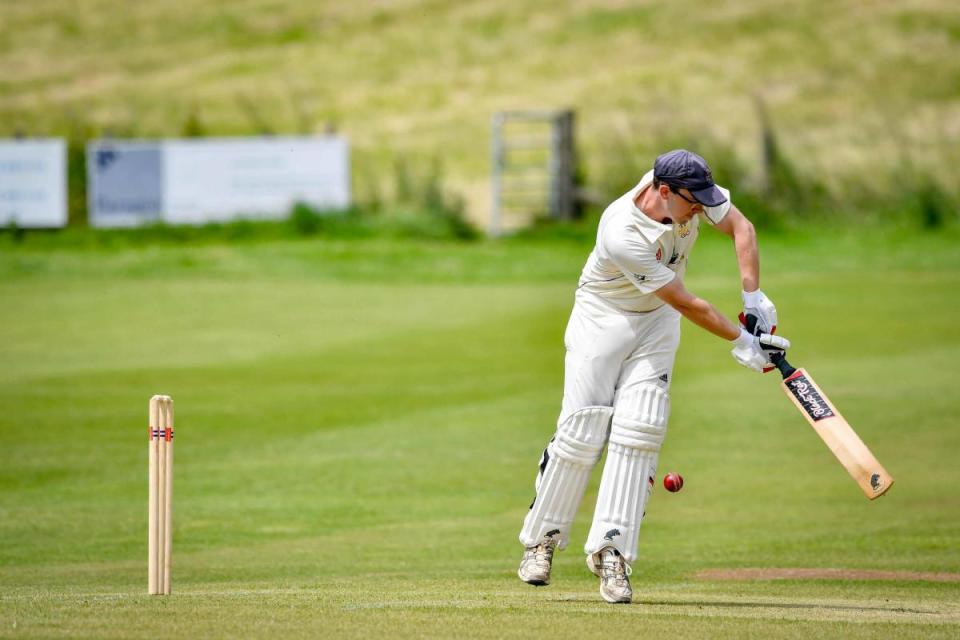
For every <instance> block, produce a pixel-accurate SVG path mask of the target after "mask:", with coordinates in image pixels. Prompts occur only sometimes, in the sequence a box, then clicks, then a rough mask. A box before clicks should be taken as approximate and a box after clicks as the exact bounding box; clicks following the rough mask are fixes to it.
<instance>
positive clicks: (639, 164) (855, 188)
mask: <svg viewBox="0 0 960 640" xmlns="http://www.w3.org/2000/svg"><path fill="white" fill-rule="evenodd" d="M759 121H760V125H761V127H760V128H761V132H762V133H761V141H760V148H761V154H760V159H759V160H757V161H754V162H748V161H746V160H744V158H743V157H741V156H740V155H738V154H737V153H736V150H735V149H734V148H733V147H732V146H730V145H728V144H725V143H723V142H722V141H721V140H720V139H719V138H718V137H717V136H715V135H714V134H712V133H711V131H710V130H709V129H707V128H702V129H693V128H691V129H686V130H683V131H662V130H653V131H646V132H644V135H635V134H636V132H632V131H631V132H624V131H613V130H611V131H609V132H608V133H607V134H606V140H607V145H608V148H609V149H610V150H611V153H610V154H609V155H608V156H607V158H606V160H605V162H604V163H603V164H602V165H601V166H600V167H599V171H597V172H596V173H595V174H594V175H592V176H591V175H588V176H587V182H588V184H590V185H591V186H592V187H594V188H595V189H596V190H597V191H598V192H600V193H603V194H605V196H606V197H607V198H608V199H612V198H614V197H616V196H617V195H619V194H621V193H623V192H625V191H627V190H628V189H630V188H631V187H632V186H633V185H635V184H636V183H637V180H639V178H640V177H641V176H642V175H643V174H644V173H646V172H647V171H649V169H650V167H652V166H653V160H654V158H655V157H656V155H657V154H658V153H660V152H661V151H665V150H668V149H674V148H681V147H682V148H687V149H690V150H692V151H695V152H697V153H699V154H700V155H702V156H703V157H704V158H706V159H707V161H708V162H709V163H710V167H711V169H712V170H713V174H714V179H715V180H716V181H717V183H719V184H721V185H723V186H725V187H727V188H729V189H730V190H731V192H732V197H733V200H734V202H735V203H736V204H737V206H738V207H739V208H740V209H741V210H743V211H744V212H745V213H748V214H749V217H750V218H751V220H753V222H754V223H755V224H756V225H757V226H760V227H763V228H776V227H795V226H798V225H803V224H807V223H815V224H818V225H828V226H836V225H843V226H849V225H856V224H861V223H872V224H877V223H879V224H884V225H893V226H909V227H920V228H923V229H927V230H933V229H938V228H941V227H944V226H947V225H956V224H957V223H960V185H957V186H956V187H955V188H954V189H952V190H950V189H948V188H947V187H946V186H944V185H943V184H942V183H941V182H939V181H938V180H937V179H936V178H935V177H934V176H933V175H932V174H931V173H930V172H929V171H927V170H925V169H922V168H920V167H919V166H918V165H916V164H914V163H912V162H910V160H909V156H906V155H905V156H904V157H903V158H901V160H900V162H899V163H898V164H896V165H894V166H893V167H892V168H890V169H887V170H879V169H878V170H876V171H871V172H869V173H866V174H858V175H854V176H851V175H846V176H839V177H838V176H833V175H825V174H824V173H820V172H814V171H810V170H805V169H803V168H802V167H801V166H800V164H799V163H798V162H796V161H795V159H794V157H793V155H791V153H790V152H788V151H786V150H785V149H784V147H783V145H782V144H781V141H780V136H779V133H778V131H776V130H775V129H774V127H773V126H772V125H771V124H770V122H769V120H767V118H766V117H765V115H764V114H763V111H762V110H761V116H760V119H759Z"/></svg>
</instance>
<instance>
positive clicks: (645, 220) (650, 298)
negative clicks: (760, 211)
mask: <svg viewBox="0 0 960 640" xmlns="http://www.w3.org/2000/svg"><path fill="white" fill-rule="evenodd" d="M652 183H653V171H649V172H647V174H646V175H645V176H643V179H642V180H640V182H639V183H638V184H637V186H635V187H634V188H633V189H631V190H630V191H628V192H626V193H625V194H623V195H622V196H620V197H619V198H617V199H616V200H614V201H613V202H612V203H611V204H610V206H608V207H607V208H606V210H605V211H604V212H603V216H602V217H601V218H600V225H599V228H598V229H597V244H596V246H595V247H594V248H593V251H592V252H591V253H590V257H589V258H587V264H586V265H584V267H583V271H582V272H581V274H580V283H579V286H578V289H579V291H581V292H586V293H592V294H594V295H596V296H599V297H600V298H603V299H604V300H606V301H608V302H610V303H612V304H613V305H614V306H616V307H618V308H620V309H623V310H624V311H635V312H645V311H653V310H654V309H657V308H658V307H661V306H663V304H664V302H663V300H661V299H660V298H658V297H657V296H656V295H654V291H656V290H657V289H659V288H660V287H662V286H664V285H665V284H667V283H669V282H670V281H672V280H673V279H674V278H675V277H678V276H679V277H681V278H682V277H683V274H684V272H685V271H686V269H687V258H688V257H689V255H690V250H691V249H692V248H693V243H694V242H695V241H696V239H697V234H698V233H699V227H700V217H701V216H702V217H704V218H705V219H706V220H707V222H708V223H710V224H716V223H718V222H720V221H721V220H723V217H724V216H725V215H727V211H729V210H730V192H729V191H728V190H726V189H724V188H723V187H719V185H718V187H719V189H720V191H721V192H722V193H723V195H725V196H726V197H727V200H726V202H724V203H723V204H720V205H718V206H716V207H704V209H703V213H702V214H698V215H696V216H694V217H693V218H691V219H690V221H689V222H687V223H685V224H673V225H667V224H660V223H659V222H656V221H655V220H652V219H651V218H649V217H648V216H647V215H646V214H644V213H643V212H642V211H641V210H640V209H638V208H637V206H636V204H634V199H635V198H636V196H637V194H638V193H640V192H641V191H643V190H644V189H646V188H647V187H648V186H650V185H651V184H652Z"/></svg>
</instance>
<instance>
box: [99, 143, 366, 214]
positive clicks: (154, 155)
mask: <svg viewBox="0 0 960 640" xmlns="http://www.w3.org/2000/svg"><path fill="white" fill-rule="evenodd" d="M87 160H88V176H89V183H88V184H89V191H90V195H89V200H90V220H91V223H92V224H94V225H96V226H126V225H130V224H141V223H144V222H150V221H163V222H166V223H169V224H203V223H205V222H223V221H227V220H234V219H237V218H247V219H280V218H283V217H285V216H286V215H287V214H289V213H290V209H291V207H293V205H294V204H296V203H297V202H303V203H306V204H308V205H310V206H312V207H314V208H316V209H343V208H345V207H348V206H349V205H350V156H349V146H348V144H347V141H346V140H345V139H343V138H339V137H335V136H324V137H270V138H206V139H188V140H162V141H157V142H136V141H127V142H107V141H96V142H93V143H91V144H90V146H89V147H88V151H87Z"/></svg>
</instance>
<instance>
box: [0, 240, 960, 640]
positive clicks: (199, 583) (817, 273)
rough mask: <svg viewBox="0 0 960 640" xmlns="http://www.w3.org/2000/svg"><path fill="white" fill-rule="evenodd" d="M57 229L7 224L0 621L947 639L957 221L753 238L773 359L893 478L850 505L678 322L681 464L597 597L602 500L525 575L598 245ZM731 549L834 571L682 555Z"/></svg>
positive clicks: (723, 357) (956, 405) (723, 259)
mask: <svg viewBox="0 0 960 640" xmlns="http://www.w3.org/2000/svg"><path fill="white" fill-rule="evenodd" d="M103 237H109V236H103ZM51 238H53V237H37V236H28V237H27V238H26V240H25V241H24V242H23V243H21V244H16V243H14V241H13V240H12V238H11V237H10V235H9V234H7V235H3V236H0V409H2V410H0V540H2V544H0V637H5V638H6V637H9V638H33V637H36V638H40V637H43V638H59V637H71V638H80V637H91V638H94V637H95V638H121V637H123V638H148V637H178V638H197V637H205V638H219V637H224V638H226V637H239V636H245V637H284V638H315V637H325V636H331V637H346V638H361V637H364V638H365V637H484V638H496V637H538V636H543V637H571V638H572V637H604V638H608V637H617V636H620V635H623V634H631V635H634V636H636V637H653V636H655V635H657V636H662V637H676V638H698V637H699V638H743V637H763V638H786V637H791V638H804V639H806V640H809V639H811V638H821V637H844V638H878V637H881V638H882V637H887V638H890V637H896V638H948V637H957V636H958V635H960V582H958V581H957V580H958V579H960V501H958V499H957V492H956V487H957V486H958V484H960V468H958V465H957V463H956V452H957V451H960V418H958V416H960V398H958V396H957V394H956V389H957V384H958V382H960V371H958V366H957V362H958V359H960V333H958V331H957V321H958V319H960V299H958V297H957V291H958V290H960V254H958V252H957V250H956V246H957V241H958V240H960V236H958V235H957V233H956V232H950V231H946V232H943V233H940V234H937V235H919V234H915V233H902V234H895V233H894V232H892V231H890V232H885V233H883V234H878V233H872V234H868V235H860V234H857V233H855V232H853V231H846V232H843V233H842V234H841V235H838V236H834V237H828V238H821V239H819V240H814V239H813V238H811V237H807V236H803V237H789V236H785V235H774V236H771V237H763V238H761V248H762V252H763V265H764V281H763V283H764V289H765V290H766V291H767V293H768V294H769V295H770V296H771V297H772V298H773V299H774V301H775V302H776V303H777V305H778V309H779V312H780V319H781V328H782V333H783V334H784V335H786V336H788V337H789V338H791V340H793V342H794V349H793V351H792V353H791V360H792V361H794V364H796V365H800V366H805V367H807V368H808V369H809V370H810V371H811V373H812V374H813V375H814V376H815V377H816V379H817V381H818V382H819V383H820V384H821V386H822V387H823V388H824V389H825V390H827V391H828V393H829V394H830V396H831V398H832V399H833V400H834V402H835V403H836V404H837V405H838V407H839V409H840V410H841V411H842V412H843V413H844V415H845V416H846V417H847V418H848V419H849V421H850V422H851V423H852V424H853V425H854V427H855V428H856V429H857V430H858V431H859V432H860V434H861V435H862V436H863V438H864V439H865V440H866V441H867V443H868V444H869V445H871V447H872V448H873V450H874V452H875V453H876V454H877V456H878V457H879V458H880V460H881V461H882V462H883V463H884V465H885V466H886V467H887V469H888V470H889V471H890V472H891V473H892V474H893V475H894V476H895V477H896V479H897V483H896V485H895V486H894V487H893V489H892V490H891V491H890V493H889V494H888V495H887V496H886V497H884V498H882V499H880V500H878V501H876V502H873V503H871V502H868V501H867V500H865V499H864V498H863V496H862V495H861V493H860V491H859V489H858V488H857V486H856V485H855V484H854V483H853V481H852V480H850V479H849V478H848V477H847V476H846V474H845V472H844V471H843V469H842V468H841V467H840V466H839V465H838V464H837V463H836V461H835V460H834V459H833V457H832V456H831V455H830V453H829V452H828V451H827V449H826V447H825V446H824V445H823V443H822V441H821V440H820V439H819V438H817V437H816V435H815V434H814V433H813V431H812V430H811V429H810V427H809V426H808V425H807V423H806V422H805V421H804V419H803V418H802V417H801V416H800V415H799V414H798V413H797V411H796V410H795V408H794V407H793V406H792V405H791V404H790V403H789V402H788V400H787V399H786V398H785V397H784V396H783V394H782V393H781V392H780V390H779V388H778V384H777V379H775V378H774V376H773V375H768V376H759V375H756V374H753V373H751V372H749V371H747V370H745V369H742V368H741V367H739V366H737V365H736V364H735V363H734V361H733V360H732V359H731V358H730V355H729V353H728V352H729V349H728V348H727V346H726V345H724V344H722V343H721V342H720V341H719V340H717V339H716V338H713V337H712V336H709V335H707V334H705V333H704V332H703V331H701V330H699V329H697V328H696V327H693V326H692V325H690V324H685V325H684V338H683V344H682V347H681V351H680V354H679V360H678V365H677V370H676V373H675V380H674V382H673V387H672V396H673V413H672V418H671V424H670V432H669V435H668V437H667V440H666V444H665V447H664V450H663V454H662V457H661V464H660V470H661V473H663V472H666V471H669V470H672V471H678V472H680V473H682V474H683V475H684V478H685V480H686V485H685V487H684V489H683V490H682V491H681V492H680V493H678V494H668V493H667V492H665V491H664V490H662V489H658V490H657V491H656V492H655V493H654V496H653V498H652V500H651V503H650V504H649V505H648V510H647V519H646V520H645V523H644V528H643V532H642V534H641V541H642V542H641V547H642V549H641V553H642V558H641V559H640V560H639V561H638V562H637V563H636V566H635V568H634V573H633V583H634V589H635V592H636V596H635V602H634V604H633V605H631V606H621V607H614V606H610V605H606V604H604V603H602V602H601V600H600V597H599V594H598V593H597V587H596V580H595V578H593V576H592V575H590V574H589V573H587V571H586V569H585V567H584V566H583V558H582V555H581V553H580V547H581V546H582V542H583V538H584V537H585V535H586V529H587V525H588V520H589V514H590V508H591V506H592V499H593V498H592V493H588V498H587V500H586V501H585V504H584V505H583V509H582V510H581V513H580V516H579V518H578V520H577V523H576V527H575V532H574V536H573V542H572V544H571V547H570V548H569V549H568V550H567V551H566V552H565V553H563V554H561V555H559V556H558V562H557V567H556V570H555V577H554V583H553V584H552V585H551V586H550V587H547V588H539V589H537V588H532V587H528V586H527V585H524V584H522V583H521V582H520V581H519V580H518V579H517V577H516V575H515V571H516V564H517V561H518V560H519V556H520V545H519V543H518V542H517V539H516V536H517V532H518V529H519V525H520V523H521V520H522V518H523V515H524V513H525V510H526V507H527V505H528V504H529V502H530V499H531V498H532V496H533V479H534V474H535V470H536V463H537V459H538V456H539V453H540V450H541V449H542V447H543V445H544V444H545V442H546V441H547V439H548V438H549V437H550V435H551V432H552V429H553V424H554V421H555V419H556V414H557V411H558V407H559V401H560V391H561V382H562V371H561V363H562V356H563V353H562V335H563V329H564V324H565V321H566V316H567V313H568V312H569V308H570V304H571V295H572V290H573V285H574V283H575V281H576V278H577V275H578V272H579V269H580V266H581V265H582V262H583V260H584V258H585V257H586V254H587V253H588V251H589V244H585V243H584V242H582V241H574V240H563V239H552V240H546V239H536V238H529V239H525V240H509V241H503V242H499V243H494V242H479V243H474V244H454V243H416V242H401V241H395V240H393V241H392V240H385V239H379V240H378V239H371V240H366V241H358V242H346V241H332V240H296V239H269V240H263V241H258V240H256V239H254V240H249V241H242V242H236V243H232V244H228V243H225V242H221V241H217V242H199V243H196V244H193V245H190V246H185V245H181V244H178V243H176V242H170V241H164V240H158V239H156V238H153V237H151V236H149V235H145V236H144V241H143V243H138V242H136V241H131V240H129V239H127V240H124V241H123V242H119V243H117V244H115V245H111V244H110V243H109V242H106V243H100V242H94V243H91V244H86V243H83V242H78V243H76V245H73V244H70V243H62V244H63V246H60V245H59V244H58V243H59V241H57V240H56V239H55V238H54V239H51ZM688 286H689V287H690V288H691V289H692V290H694V291H695V292H697V293H700V294H701V295H704V296H705V297H707V298H709V299H712V300H713V301H714V302H715V303H716V304H717V305H718V306H720V307H721V308H722V309H723V310H724V311H725V312H727V313H729V314H730V315H733V314H734V313H735V312H736V311H737V305H738V303H739V296H738V288H737V281H736V268H735V264H734V257H733V250H732V248H731V247H730V246H729V242H727V241H726V240H725V239H724V238H721V237H718V234H713V233H711V232H705V237H704V238H703V239H702V240H701V242H700V244H699V245H698V247H697V249H696V251H695V252H694V254H693V257H692V259H691V264H690V268H689V279H688ZM155 393H166V394H170V395H172V396H173V397H174V399H175V400H176V406H177V451H176V480H175V534H174V570H173V583H174V594H173V595H172V596H169V597H165V598H160V597H149V596H147V595H146V589H147V576H146V569H147V558H146V537H147V536H146V529H147V477H146V468H147V443H146V440H147V438H146V436H147V430H146V426H147V425H146V420H147V402H148V399H149V398H150V396H151V395H153V394H155ZM598 476H599V474H598V473H595V475H594V478H593V484H592V487H593V489H595V487H596V482H597V480H598ZM742 568H771V569H782V568H834V569H844V570H849V571H850V572H852V573H849V574H844V577H840V578H836V577H835V578H820V579H796V578H794V579H783V580H739V581H733V580H724V579H718V578H717V577H715V576H714V577H710V576H704V575H701V573H700V572H702V571H705V570H708V569H742ZM863 570H883V571H888V572H898V573H894V574H890V577H892V578H893V579H882V580H881V579H876V577H874V578H872V579H860V576H858V575H857V574H856V573H855V572H856V571H863ZM917 572H937V575H935V576H930V575H918V574H917ZM711 575H712V574H711ZM932 578H936V579H932Z"/></svg>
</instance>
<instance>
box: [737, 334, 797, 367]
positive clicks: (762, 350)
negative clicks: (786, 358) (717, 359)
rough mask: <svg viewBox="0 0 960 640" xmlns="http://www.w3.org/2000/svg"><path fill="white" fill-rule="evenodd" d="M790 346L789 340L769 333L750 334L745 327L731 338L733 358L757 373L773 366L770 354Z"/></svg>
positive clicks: (782, 350)
mask: <svg viewBox="0 0 960 640" xmlns="http://www.w3.org/2000/svg"><path fill="white" fill-rule="evenodd" d="M789 348H790V341H789V340H787V339H786V338H783V337H780V336H775V335H773V334H771V333H761V334H760V335H758V336H755V335H752V334H751V333H750V332H749V331H747V330H746V329H743V328H741V329H740V335H739V336H738V337H737V339H736V340H733V351H731V352H730V354H731V355H732V356H733V359H734V360H736V361H737V362H739V363H740V364H742V365H743V366H745V367H746V368H747V369H752V370H754V371H756V372H757V373H762V372H764V371H769V370H770V369H772V368H773V365H772V363H771V362H770V356H771V355H773V354H774V353H783V352H784V351H785V350H787V349H789Z"/></svg>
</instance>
